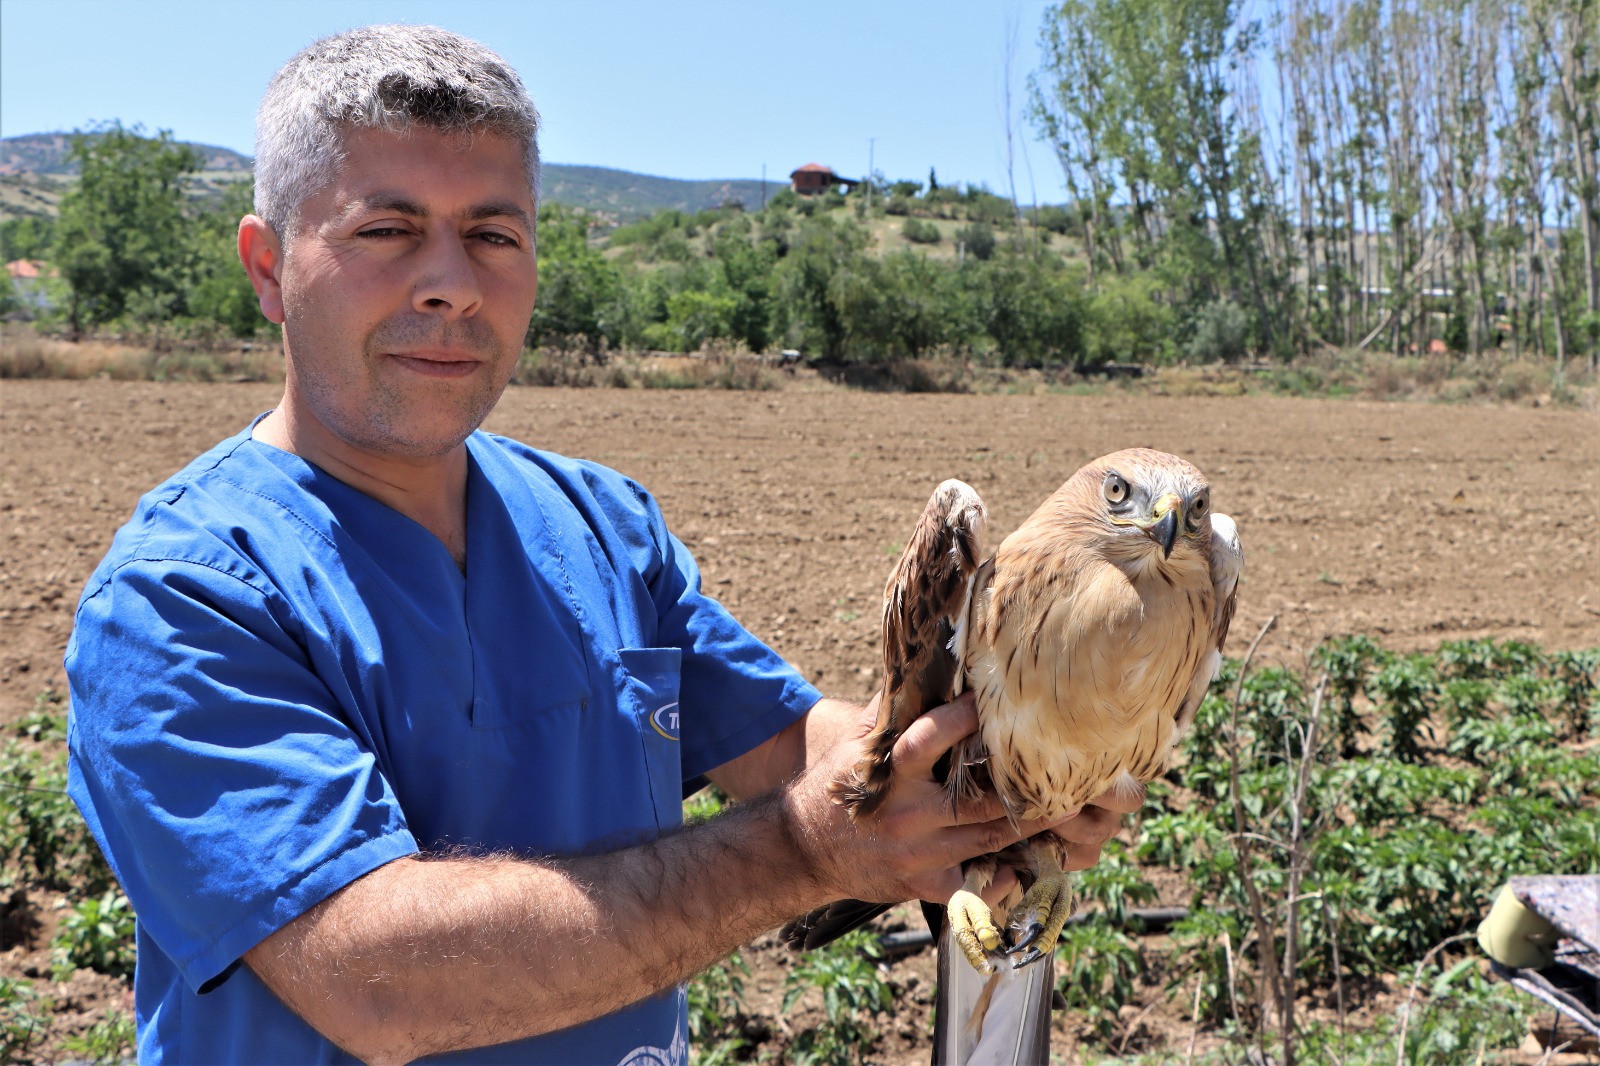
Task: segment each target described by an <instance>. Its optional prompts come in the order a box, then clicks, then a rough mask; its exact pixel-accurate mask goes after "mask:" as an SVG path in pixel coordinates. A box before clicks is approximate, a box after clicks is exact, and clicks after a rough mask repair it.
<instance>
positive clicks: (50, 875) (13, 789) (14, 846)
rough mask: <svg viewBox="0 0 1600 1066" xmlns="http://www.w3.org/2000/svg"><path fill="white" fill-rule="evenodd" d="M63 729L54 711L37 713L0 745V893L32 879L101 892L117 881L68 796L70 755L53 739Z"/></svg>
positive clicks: (48, 884) (49, 884) (51, 886)
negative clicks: (67, 762) (34, 738)
mask: <svg viewBox="0 0 1600 1066" xmlns="http://www.w3.org/2000/svg"><path fill="white" fill-rule="evenodd" d="M59 728H60V726H59V721H58V719H56V718H55V717H54V715H53V713H52V712H48V711H46V712H38V711H36V712H35V714H34V715H32V716H30V717H29V718H25V719H24V720H23V721H22V722H21V723H19V725H18V727H17V732H18V733H19V734H21V736H19V737H16V738H13V739H8V740H7V741H6V742H5V743H4V745H0V889H8V888H11V887H14V886H15V885H17V884H19V883H21V882H22V881H24V880H34V881H38V882H39V883H41V884H42V885H44V886H46V887H49V888H55V889H65V888H68V887H75V888H77V889H78V890H80V891H86V892H101V891H104V890H105V889H106V888H107V887H108V886H110V885H111V884H112V883H113V878H112V876H111V871H110V869H109V868H108V867H107V866H106V863H105V860H104V859H103V858H102V857H101V855H100V849H99V847H98V846H97V845H96V844H95V842H94V840H93V838H91V837H90V835H89V830H88V827H87V826H85V825H84V823H83V817H82V816H81V815H80V814H79V813H78V809H77V807H75V806H73V803H72V800H71V799H69V798H68V796H67V792H66V788H67V768H66V752H65V750H64V749H63V747H62V746H61V743H60V741H57V740H54V739H52V738H53V736H54V735H55V733H56V732H57V730H58V729H59ZM30 735H33V736H37V737H39V738H40V740H39V742H38V743H34V742H32V741H30V740H27V739H24V738H26V737H28V736H30Z"/></svg>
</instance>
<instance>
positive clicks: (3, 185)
mask: <svg viewBox="0 0 1600 1066" xmlns="http://www.w3.org/2000/svg"><path fill="white" fill-rule="evenodd" d="M70 137H71V135H70V134H67V133H29V134H24V135H22V136H19V137H0V220H3V219H6V218H12V217H16V216H19V215H41V214H43V215H53V214H55V205H56V201H57V200H59V199H60V196H61V192H62V190H63V189H64V188H65V186H66V184H67V183H68V182H70V181H71V180H72V168H71V167H70V166H69V165H68V163H67V150H68V149H69V148H70V147H71V144H70ZM192 147H194V148H197V149H199V151H200V153H201V155H202V156H203V157H204V159H205V166H204V168H203V170H202V172H201V175H200V177H201V182H202V184H203V185H206V186H213V187H214V186H215V185H216V184H217V183H219V182H225V181H236V180H238V179H239V178H242V177H244V176H246V175H248V174H249V172H250V166H251V160H250V157H249V156H245V155H241V154H240V153H238V152H235V151H234V150H232V149H231V148H222V147H219V146H217V145H211V144H194V145H192ZM543 184H544V197H545V199H546V200H549V201H552V202H555V203H561V204H566V205H567V206H570V207H581V208H584V209H586V210H589V211H593V212H596V213H597V214H601V215H604V216H605V217H606V218H608V219H610V220H612V221H614V222H617V223H624V222H632V221H634V220H636V219H641V218H645V217H647V216H649V215H652V214H654V213H655V212H657V211H660V210H663V209H665V208H676V209H677V210H680V211H689V212H695V211H703V210H705V209H706V208H711V207H720V206H722V205H723V204H724V203H726V202H728V201H729V200H737V201H739V202H741V203H743V204H744V205H745V206H746V207H748V208H750V209H751V210H755V209H756V208H759V207H760V206H761V203H762V191H761V182H760V181H756V180H749V179H742V178H735V179H711V180H707V181H685V180H681V179H678V178H658V177H654V176H652V175H649V174H635V173H632V172H630V171H626V170H613V169H611V168H609V167H589V166H574V165H570V164H565V163H546V164H545V167H544V181H543ZM785 187H786V183H784V182H779V181H769V182H767V183H766V195H768V196H771V195H772V194H773V193H775V192H777V191H778V190H779V189H782V188H785Z"/></svg>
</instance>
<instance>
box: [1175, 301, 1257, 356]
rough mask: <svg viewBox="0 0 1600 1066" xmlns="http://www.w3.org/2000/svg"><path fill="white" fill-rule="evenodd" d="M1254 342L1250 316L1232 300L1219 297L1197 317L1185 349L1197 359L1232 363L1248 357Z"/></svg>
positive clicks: (1202, 309) (1201, 310)
mask: <svg viewBox="0 0 1600 1066" xmlns="http://www.w3.org/2000/svg"><path fill="white" fill-rule="evenodd" d="M1249 344H1250V317H1249V316H1248V315H1246V314H1245V312H1244V309H1243V308H1241V307H1239V305H1238V304H1235V303H1233V302H1232V301H1230V300H1215V301H1213V302H1211V303H1209V304H1206V305H1205V306H1204V307H1202V308H1201V309H1200V313H1199V314H1198V315H1196V316H1195V319H1194V332H1193V333H1192V334H1190V336H1189V343H1188V345H1187V346H1186V348H1185V353H1186V354H1187V355H1188V356H1189V358H1190V359H1192V360H1194V361H1195V362H1197V363H1231V362H1235V361H1237V360H1239V359H1241V358H1243V357H1244V355H1245V354H1246V351H1247V349H1248V347H1249Z"/></svg>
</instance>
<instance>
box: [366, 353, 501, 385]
mask: <svg viewBox="0 0 1600 1066" xmlns="http://www.w3.org/2000/svg"><path fill="white" fill-rule="evenodd" d="M389 358H391V359H393V360H394V361H395V362H396V363H398V364H399V365H400V366H402V367H404V368H405V369H407V370H409V371H411V372H412V373H414V374H421V375H422V376H424V377H433V378H464V377H467V376H469V375H470V374H472V373H473V371H475V370H477V369H478V368H479V367H481V366H482V365H483V361H482V360H481V359H475V358H473V357H472V356H470V355H464V354H462V353H460V352H431V351H423V352H390V353H389Z"/></svg>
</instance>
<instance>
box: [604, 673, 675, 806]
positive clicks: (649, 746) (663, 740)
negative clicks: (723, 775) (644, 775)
mask: <svg viewBox="0 0 1600 1066" xmlns="http://www.w3.org/2000/svg"><path fill="white" fill-rule="evenodd" d="M617 657H618V658H619V659H620V660H621V664H622V670H621V674H622V676H621V677H619V678H618V691H619V692H620V694H621V701H620V702H621V705H622V709H623V710H624V711H625V712H626V713H627V714H628V715H629V716H630V717H631V718H632V719H633V722H634V725H635V728H636V729H637V731H638V734H639V743H640V744H641V745H642V746H643V748H644V761H645V767H646V768H647V771H648V773H649V776H650V798H651V802H652V803H653V805H654V807H655V814H656V826H657V828H658V829H660V830H661V831H663V832H665V831H666V830H668V829H672V828H675V827H676V826H679V825H681V824H683V798H682V786H683V769H682V767H683V757H682V754H681V752H682V748H683V744H682V742H681V740H680V737H681V733H682V726H683V719H682V716H681V714H680V711H679V707H678V681H679V678H680V676H681V673H682V666H683V652H682V650H680V649H678V648H621V649H619V650H618V652H617Z"/></svg>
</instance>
